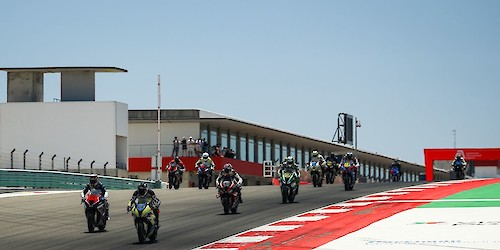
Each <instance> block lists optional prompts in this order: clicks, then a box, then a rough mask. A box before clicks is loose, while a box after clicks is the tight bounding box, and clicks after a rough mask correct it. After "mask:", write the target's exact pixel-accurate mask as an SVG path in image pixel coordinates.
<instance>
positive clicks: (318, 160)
mask: <svg viewBox="0 0 500 250" xmlns="http://www.w3.org/2000/svg"><path fill="white" fill-rule="evenodd" d="M311 162H316V164H319V166H320V167H321V173H320V179H321V180H323V176H324V172H325V168H326V161H325V157H323V155H321V154H318V155H317V156H311V158H310V159H309V166H308V169H307V170H310V167H311V165H310V164H311Z"/></svg>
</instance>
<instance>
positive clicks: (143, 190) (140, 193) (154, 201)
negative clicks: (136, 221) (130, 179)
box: [127, 182, 161, 228]
mask: <svg viewBox="0 0 500 250" xmlns="http://www.w3.org/2000/svg"><path fill="white" fill-rule="evenodd" d="M139 197H141V198H142V197H146V198H147V199H148V200H149V201H150V202H151V203H150V204H151V208H152V209H153V213H154V215H155V217H156V228H159V227H160V218H159V215H160V204H161V201H160V200H159V199H158V198H157V197H156V194H155V192H154V191H153V190H151V189H150V188H149V187H148V184H147V183H145V182H142V183H140V184H139V186H137V190H135V191H134V193H133V194H132V198H130V201H129V202H128V205H127V212H130V210H132V203H133V202H135V199H136V198H139Z"/></svg>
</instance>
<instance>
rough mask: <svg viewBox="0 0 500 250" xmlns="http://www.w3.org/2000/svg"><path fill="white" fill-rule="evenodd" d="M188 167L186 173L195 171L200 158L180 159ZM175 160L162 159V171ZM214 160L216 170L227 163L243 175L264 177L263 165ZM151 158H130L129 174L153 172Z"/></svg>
mask: <svg viewBox="0 0 500 250" xmlns="http://www.w3.org/2000/svg"><path fill="white" fill-rule="evenodd" d="M179 158H180V159H181V161H182V162H183V163H184V165H185V166H186V171H195V167H194V164H195V163H196V161H198V159H199V158H198V157H179ZM172 160H173V157H170V156H168V157H162V171H165V166H167V164H168V163H169V162H170V161H172ZM212 160H213V161H214V163H215V170H221V169H222V166H224V164H226V163H231V165H233V167H234V169H235V170H236V171H237V172H238V173H239V174H241V175H252V176H262V175H263V169H262V164H260V163H255V162H248V161H240V160H236V159H232V158H225V157H217V156H214V157H213V158H212ZM151 165H152V164H151V157H130V158H129V159H128V171H129V172H151Z"/></svg>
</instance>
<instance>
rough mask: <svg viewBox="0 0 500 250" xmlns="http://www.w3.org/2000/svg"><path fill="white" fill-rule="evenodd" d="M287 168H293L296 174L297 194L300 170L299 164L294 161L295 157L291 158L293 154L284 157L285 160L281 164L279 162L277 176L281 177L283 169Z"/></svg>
mask: <svg viewBox="0 0 500 250" xmlns="http://www.w3.org/2000/svg"><path fill="white" fill-rule="evenodd" d="M287 168H291V169H293V171H294V172H295V173H296V174H297V178H296V179H295V181H296V184H297V191H296V192H295V194H298V193H299V186H300V171H299V165H298V164H297V163H295V159H294V158H293V156H288V157H287V158H286V161H284V162H283V164H281V166H280V168H279V169H278V178H281V175H282V174H283V171H284V170H285V169H287Z"/></svg>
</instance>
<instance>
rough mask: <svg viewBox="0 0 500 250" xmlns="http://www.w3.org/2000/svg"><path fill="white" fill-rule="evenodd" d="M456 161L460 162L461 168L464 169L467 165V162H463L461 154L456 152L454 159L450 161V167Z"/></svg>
mask: <svg viewBox="0 0 500 250" xmlns="http://www.w3.org/2000/svg"><path fill="white" fill-rule="evenodd" d="M456 162H459V163H460V164H462V170H463V171H465V167H467V162H465V159H464V158H463V157H462V155H461V154H457V156H456V157H455V160H453V162H452V163H451V166H452V169H453V166H454V165H455V163H456Z"/></svg>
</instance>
